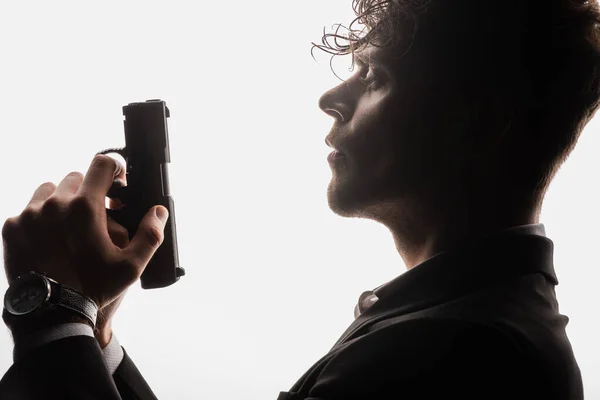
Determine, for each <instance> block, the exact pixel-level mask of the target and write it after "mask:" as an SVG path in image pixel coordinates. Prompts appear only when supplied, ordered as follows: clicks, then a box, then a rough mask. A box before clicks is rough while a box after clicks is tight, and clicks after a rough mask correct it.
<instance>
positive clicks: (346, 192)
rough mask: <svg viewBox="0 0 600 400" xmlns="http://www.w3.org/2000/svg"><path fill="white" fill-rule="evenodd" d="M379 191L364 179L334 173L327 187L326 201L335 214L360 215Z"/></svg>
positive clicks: (344, 215) (343, 215)
mask: <svg viewBox="0 0 600 400" xmlns="http://www.w3.org/2000/svg"><path fill="white" fill-rule="evenodd" d="M378 192H379V191H378V190H377V189H376V188H375V187H372V186H371V185H365V183H364V181H363V182H361V181H360V180H358V179H350V177H348V176H344V177H339V176H336V174H335V173H334V176H333V178H332V179H331V182H329V186H328V187H327V203H328V204H329V208H330V209H331V211H333V212H334V213H335V214H337V215H340V216H342V217H360V216H361V215H362V213H363V211H364V209H365V208H366V207H367V206H369V205H372V204H373V201H374V197H377V193H378Z"/></svg>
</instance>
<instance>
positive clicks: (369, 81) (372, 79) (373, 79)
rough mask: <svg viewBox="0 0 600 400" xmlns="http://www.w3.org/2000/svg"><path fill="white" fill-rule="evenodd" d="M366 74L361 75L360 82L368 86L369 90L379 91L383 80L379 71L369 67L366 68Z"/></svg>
mask: <svg viewBox="0 0 600 400" xmlns="http://www.w3.org/2000/svg"><path fill="white" fill-rule="evenodd" d="M365 71H366V73H364V72H363V73H362V74H361V75H360V81H361V82H362V83H363V84H365V85H366V86H367V88H369V89H377V88H378V87H379V86H381V79H380V76H379V74H378V73H377V70H376V69H375V68H373V66H372V65H369V66H368V67H367V68H365Z"/></svg>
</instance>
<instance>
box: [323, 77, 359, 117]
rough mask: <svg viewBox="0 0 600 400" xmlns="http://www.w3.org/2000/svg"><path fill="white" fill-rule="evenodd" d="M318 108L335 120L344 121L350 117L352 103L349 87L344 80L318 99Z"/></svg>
mask: <svg viewBox="0 0 600 400" xmlns="http://www.w3.org/2000/svg"><path fill="white" fill-rule="evenodd" d="M319 108H320V109H321V110H323V112H324V113H325V114H327V115H330V116H332V117H333V118H335V119H336V122H346V121H349V120H350V119H351V118H352V112H353V105H352V96H351V93H350V89H349V87H348V84H347V83H346V82H343V83H341V84H340V85H338V86H336V87H334V88H332V89H330V90H328V91H326V92H325V93H323V95H322V96H321V98H320V99H319Z"/></svg>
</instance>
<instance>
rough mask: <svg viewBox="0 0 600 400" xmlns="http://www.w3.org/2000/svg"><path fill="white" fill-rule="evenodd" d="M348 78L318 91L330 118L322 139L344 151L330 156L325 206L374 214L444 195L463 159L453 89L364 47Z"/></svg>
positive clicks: (383, 51) (389, 52) (389, 54)
mask: <svg viewBox="0 0 600 400" xmlns="http://www.w3.org/2000/svg"><path fill="white" fill-rule="evenodd" d="M354 59H355V67H357V68H356V71H355V73H354V75H352V77H350V78H349V79H348V80H346V81H344V82H342V83H341V84H340V85H338V86H337V87H334V88H332V89H331V90H329V91H327V92H326V93H324V94H323V96H322V97H321V98H320V100H319V107H320V108H321V109H322V110H323V111H324V112H325V113H327V114H328V115H330V116H332V117H333V118H334V125H333V128H332V130H331V133H330V134H329V135H328V136H327V139H326V141H327V143H328V145H329V146H331V147H332V148H334V149H336V150H337V151H339V152H340V153H341V154H342V157H340V158H338V159H336V160H334V161H333V162H331V170H332V180H331V182H330V184H329V187H328V190H327V198H328V203H329V207H330V208H331V209H332V211H334V212H335V213H336V214H338V215H342V216H346V217H363V218H371V219H379V217H381V216H382V215H384V214H389V213H390V210H400V211H401V210H402V204H403V203H404V202H407V201H410V202H413V203H414V202H415V201H416V202H418V201H421V200H426V199H425V197H427V196H437V195H442V193H443V190H444V189H443V186H447V185H446V184H447V183H448V180H449V179H453V178H451V177H452V176H454V175H453V174H454V173H455V172H456V170H457V167H458V166H459V165H460V163H461V160H460V158H461V156H460V153H461V146H460V143H457V140H456V139H457V138H456V136H455V135H452V134H450V133H449V130H450V128H449V127H450V125H452V124H454V123H455V121H454V122H453V121H452V116H453V115H455V114H456V112H454V111H453V108H454V107H453V105H452V101H451V100H450V99H451V98H452V96H451V93H450V92H449V91H448V89H442V87H441V86H439V85H436V79H433V78H434V77H432V76H431V72H425V71H424V69H422V68H419V66H418V65H415V63H411V60H410V58H403V59H399V58H398V57H396V56H395V53H394V51H393V49H389V48H382V47H372V46H369V45H367V46H365V47H364V48H362V49H361V50H360V51H358V52H356V53H355V56H354Z"/></svg>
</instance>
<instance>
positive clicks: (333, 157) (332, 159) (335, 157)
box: [327, 150, 344, 163]
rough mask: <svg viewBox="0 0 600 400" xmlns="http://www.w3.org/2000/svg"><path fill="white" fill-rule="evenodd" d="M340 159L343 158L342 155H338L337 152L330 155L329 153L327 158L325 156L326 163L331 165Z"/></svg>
mask: <svg viewBox="0 0 600 400" xmlns="http://www.w3.org/2000/svg"><path fill="white" fill-rule="evenodd" d="M342 158H344V154H342V153H340V152H339V151H337V150H334V151H332V152H331V153H329V156H327V161H329V162H330V163H331V162H336V161H338V160H340V159H342Z"/></svg>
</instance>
